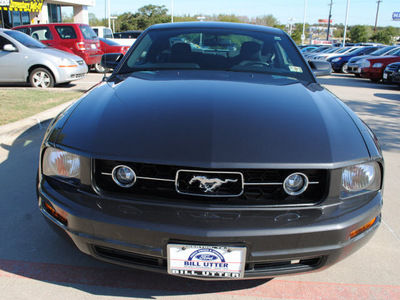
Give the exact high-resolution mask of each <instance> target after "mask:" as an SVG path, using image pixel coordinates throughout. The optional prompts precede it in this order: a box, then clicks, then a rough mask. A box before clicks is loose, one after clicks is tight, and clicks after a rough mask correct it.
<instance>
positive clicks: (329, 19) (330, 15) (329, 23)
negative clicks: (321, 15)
mask: <svg viewBox="0 0 400 300" xmlns="http://www.w3.org/2000/svg"><path fill="white" fill-rule="evenodd" d="M332 5H333V3H332V0H331V4H329V6H330V8H329V17H328V33H327V34H326V40H327V41H329V31H330V28H331V17H332Z"/></svg>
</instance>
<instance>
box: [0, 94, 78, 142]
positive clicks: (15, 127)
mask: <svg viewBox="0 0 400 300" xmlns="http://www.w3.org/2000/svg"><path fill="white" fill-rule="evenodd" d="M75 101H76V99H75V100H71V101H68V102H65V103H63V104H60V105H58V106H56V107H53V108H50V109H48V110H46V111H43V112H40V113H38V114H36V115H34V116H31V117H28V118H26V119H23V120H19V121H16V122H13V123H10V124H6V125H3V126H0V140H3V139H5V138H10V137H13V136H18V135H20V134H22V133H23V132H25V131H27V130H28V129H29V128H31V127H34V126H36V125H39V128H40V129H44V128H42V123H43V122H45V121H46V120H49V119H52V118H54V117H55V116H57V114H58V113H60V112H61V111H62V110H63V109H64V108H66V107H68V106H69V105H71V104H72V103H74V102H75Z"/></svg>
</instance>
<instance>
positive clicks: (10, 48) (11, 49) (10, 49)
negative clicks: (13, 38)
mask: <svg viewBox="0 0 400 300" xmlns="http://www.w3.org/2000/svg"><path fill="white" fill-rule="evenodd" d="M3 50H4V51H7V52H17V51H18V50H17V48H15V47H14V46H13V45H11V44H6V45H4V47H3Z"/></svg>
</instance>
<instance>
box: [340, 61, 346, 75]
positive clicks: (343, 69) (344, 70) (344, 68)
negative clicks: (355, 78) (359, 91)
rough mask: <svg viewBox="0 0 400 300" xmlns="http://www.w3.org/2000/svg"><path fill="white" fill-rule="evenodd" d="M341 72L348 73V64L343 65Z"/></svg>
mask: <svg viewBox="0 0 400 300" xmlns="http://www.w3.org/2000/svg"><path fill="white" fill-rule="evenodd" d="M340 72H342V73H345V74H347V64H346V63H344V64H343V65H342V66H341V67H340Z"/></svg>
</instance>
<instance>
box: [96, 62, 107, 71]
mask: <svg viewBox="0 0 400 300" xmlns="http://www.w3.org/2000/svg"><path fill="white" fill-rule="evenodd" d="M94 69H95V71H96V72H97V73H104V72H108V71H109V70H110V69H107V68H104V67H103V66H102V65H100V64H99V63H97V64H95V65H94Z"/></svg>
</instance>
